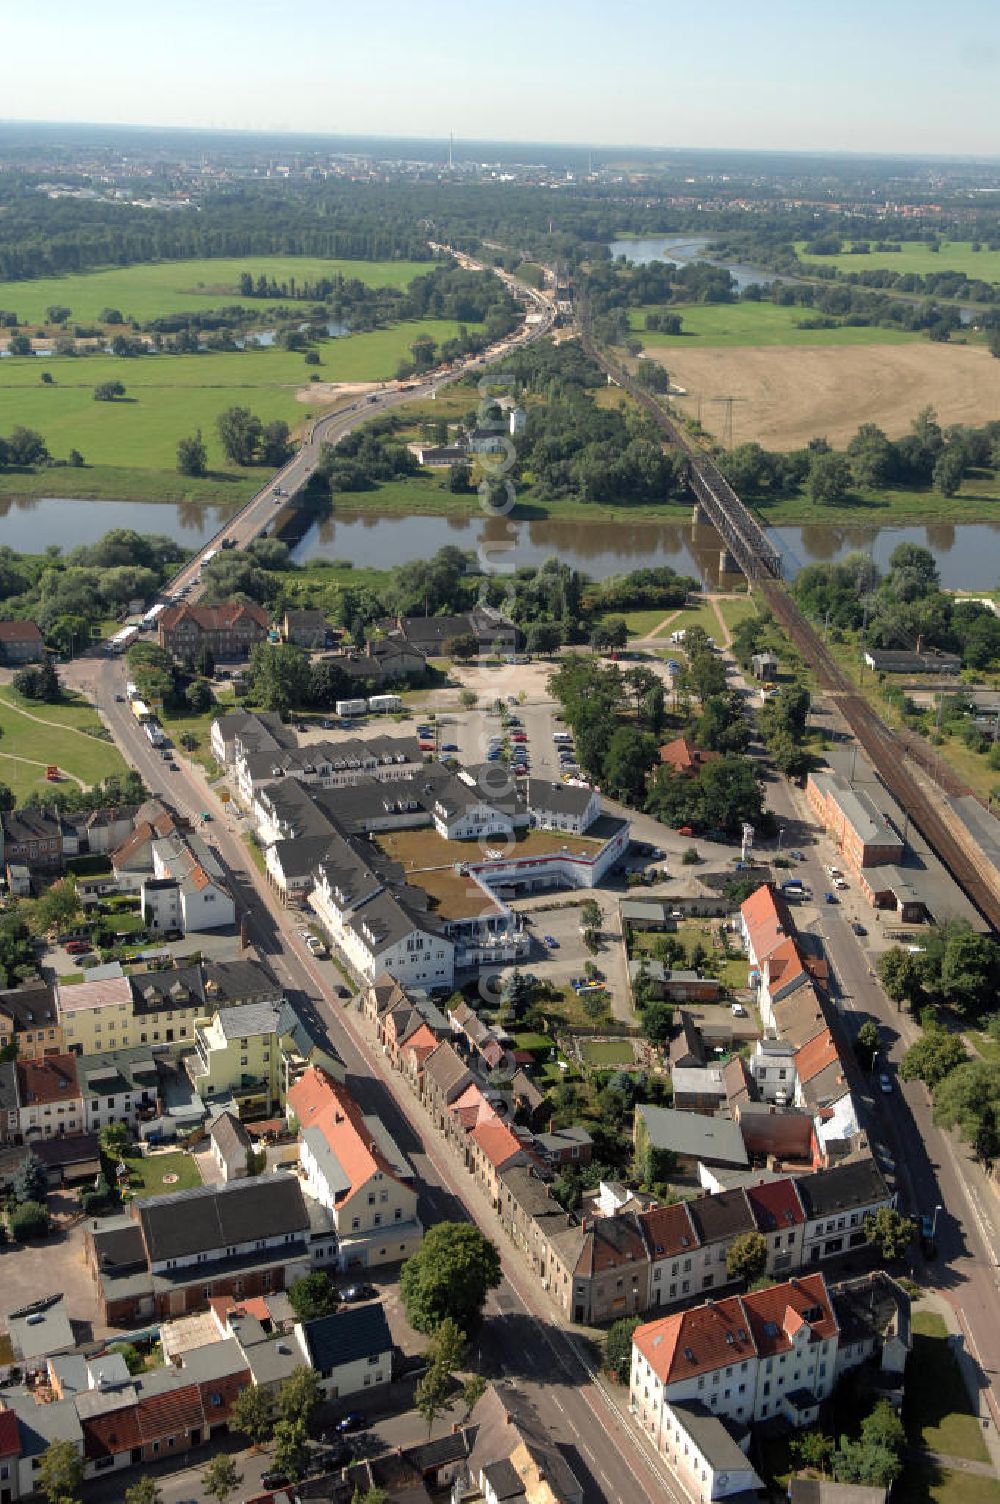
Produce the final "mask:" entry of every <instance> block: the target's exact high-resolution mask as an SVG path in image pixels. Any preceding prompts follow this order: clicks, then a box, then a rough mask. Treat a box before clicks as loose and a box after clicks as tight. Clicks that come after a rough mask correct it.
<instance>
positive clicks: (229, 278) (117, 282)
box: [0, 256, 433, 325]
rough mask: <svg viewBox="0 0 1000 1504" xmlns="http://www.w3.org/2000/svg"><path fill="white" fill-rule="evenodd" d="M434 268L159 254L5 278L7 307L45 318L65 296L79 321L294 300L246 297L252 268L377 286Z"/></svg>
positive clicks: (33, 320)
mask: <svg viewBox="0 0 1000 1504" xmlns="http://www.w3.org/2000/svg"><path fill="white" fill-rule="evenodd" d="M432 267H433V262H430V261H426V262H423V261H329V260H324V259H323V258H322V257H318V256H246V257H219V258H218V259H217V260H216V259H211V258H206V259H201V260H192V261H159V262H155V263H153V264H152V265H143V266H125V267H114V268H111V269H109V270H107V271H100V272H80V273H74V274H71V275H69V276H66V277H39V278H37V279H36V280H35V281H31V282H0V308H10V309H13V310H14V312H15V313H16V314H17V316H18V318H19V319H20V321H21V322H22V323H29V324H44V323H45V310H46V308H48V307H50V306H51V305H52V304H55V303H60V304H62V305H63V307H66V308H69V309H71V310H72V312H71V318H70V325H72V324H74V323H96V322H98V319H99V316H100V314H101V312H102V310H103V309H105V308H117V309H118V310H119V312H120V313H122V314H123V315H124V317H125V318H126V319H129V318H133V319H137V320H138V321H139V322H140V323H143V322H145V321H146V320H148V319H154V318H157V317H159V316H160V315H161V314H167V313H183V312H186V311H188V310H190V311H191V312H192V313H197V312H199V311H200V310H204V309H208V308H219V307H221V306H222V305H223V304H232V303H240V304H242V306H244V307H246V308H249V309H251V310H252V311H253V312H254V313H256V312H257V311H258V310H259V312H260V315H261V319H262V320H263V319H264V318H265V317H266V310H267V309H268V308H269V307H274V306H276V305H277V304H279V303H284V302H289V301H290V300H287V299H281V298H241V297H240V294H239V285H240V275H241V273H242V272H249V273H250V274H251V276H253V277H254V278H255V279H256V278H257V277H258V276H260V275H262V274H263V275H264V276H266V277H267V278H269V279H271V278H273V279H274V280H275V281H276V282H279V283H281V282H286V281H288V280H289V279H290V278H293V277H294V278H295V280H296V281H297V282H298V283H299V285H300V286H301V284H302V283H303V282H314V281H316V280H317V279H318V278H320V277H333V276H336V275H337V273H342V274H343V275H344V276H345V277H352V278H356V279H358V280H359V281H361V282H364V283H366V284H367V285H368V286H369V287H408V286H409V284H410V283H411V282H412V281H413V279H414V277H418V276H420V275H421V274H422V273H425V272H429V271H430V270H431V269H432ZM298 306H302V307H305V306H308V305H302V304H299V305H298Z"/></svg>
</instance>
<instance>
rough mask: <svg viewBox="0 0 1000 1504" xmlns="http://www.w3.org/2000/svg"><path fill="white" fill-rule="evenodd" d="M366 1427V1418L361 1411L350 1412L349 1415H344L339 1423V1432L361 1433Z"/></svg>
mask: <svg viewBox="0 0 1000 1504" xmlns="http://www.w3.org/2000/svg"><path fill="white" fill-rule="evenodd" d="M364 1426H365V1418H364V1416H363V1415H362V1414H361V1412H360V1411H359V1410H348V1412H347V1414H346V1415H342V1416H341V1417H340V1419H339V1420H338V1422H337V1430H338V1431H340V1432H344V1431H361V1430H363V1429H364Z"/></svg>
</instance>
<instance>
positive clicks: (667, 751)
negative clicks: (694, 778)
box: [660, 736, 719, 774]
mask: <svg viewBox="0 0 1000 1504" xmlns="http://www.w3.org/2000/svg"><path fill="white" fill-rule="evenodd" d="M718 755H719V754H718V752H703V751H702V750H701V748H700V747H696V746H695V745H694V743H693V742H689V741H688V739H687V737H686V736H678V737H675V738H674V740H673V741H672V742H664V744H663V746H662V747H661V748H660V761H661V763H665V764H666V765H667V766H669V767H671V768H673V770H674V772H675V773H682V774H694V773H697V772H699V771H700V769H701V768H703V767H704V766H705V764H706V763H707V762H714V760H715V759H716V758H717V757H718Z"/></svg>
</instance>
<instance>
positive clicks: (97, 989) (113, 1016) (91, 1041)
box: [55, 973, 169, 1055]
mask: <svg viewBox="0 0 1000 1504" xmlns="http://www.w3.org/2000/svg"><path fill="white" fill-rule="evenodd" d="M165 975H169V973H165ZM55 993H56V1007H57V1009H58V1012H59V1020H60V1023H61V1025H62V1031H63V1038H64V1040H65V1044H66V1048H67V1050H69V1051H70V1052H71V1053H72V1054H74V1055H96V1054H99V1053H100V1052H102V1051H104V1050H120V1049H126V1048H128V1047H129V1046H131V1045H133V1044H136V1043H138V1042H139V1041H137V1040H136V1039H135V1038H134V1037H133V1035H134V1032H135V1031H134V1028H133V1016H132V985H131V982H130V979H129V978H128V977H107V978H102V979H100V980H98V981H96V982H89V981H86V980H85V981H83V982H76V983H74V984H73V985H72V986H68V985H66V984H65V983H60V982H57V983H56V984H55Z"/></svg>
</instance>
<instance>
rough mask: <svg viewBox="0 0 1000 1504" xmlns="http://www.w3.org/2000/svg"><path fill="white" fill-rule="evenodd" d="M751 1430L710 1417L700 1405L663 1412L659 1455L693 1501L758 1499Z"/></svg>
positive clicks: (676, 1404)
mask: <svg viewBox="0 0 1000 1504" xmlns="http://www.w3.org/2000/svg"><path fill="white" fill-rule="evenodd" d="M749 1447H750V1428H749V1427H748V1426H742V1425H735V1424H734V1423H733V1422H732V1421H730V1420H726V1419H723V1418H722V1417H721V1416H719V1415H714V1414H713V1413H712V1411H711V1410H710V1409H709V1408H708V1406H707V1405H703V1404H702V1403H701V1401H700V1400H674V1401H673V1403H672V1404H666V1405H664V1407H663V1426H662V1431H661V1434H660V1451H661V1452H662V1454H663V1456H664V1457H665V1458H666V1460H667V1462H669V1464H670V1466H671V1469H672V1470H673V1472H674V1473H675V1474H676V1476H677V1477H678V1479H679V1480H680V1483H681V1485H682V1487H683V1488H684V1489H685V1491H686V1492H687V1494H688V1495H689V1497H690V1498H692V1499H698V1500H702V1501H707V1500H710V1499H711V1500H715V1499H729V1498H733V1497H737V1498H738V1499H740V1500H747V1499H751V1498H756V1497H759V1495H760V1493H761V1492H763V1484H762V1482H761V1480H760V1478H759V1477H758V1476H757V1474H756V1472H755V1471H754V1469H753V1466H752V1464H751V1463H750V1461H749V1458H748V1456H747V1453H748V1451H749Z"/></svg>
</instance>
